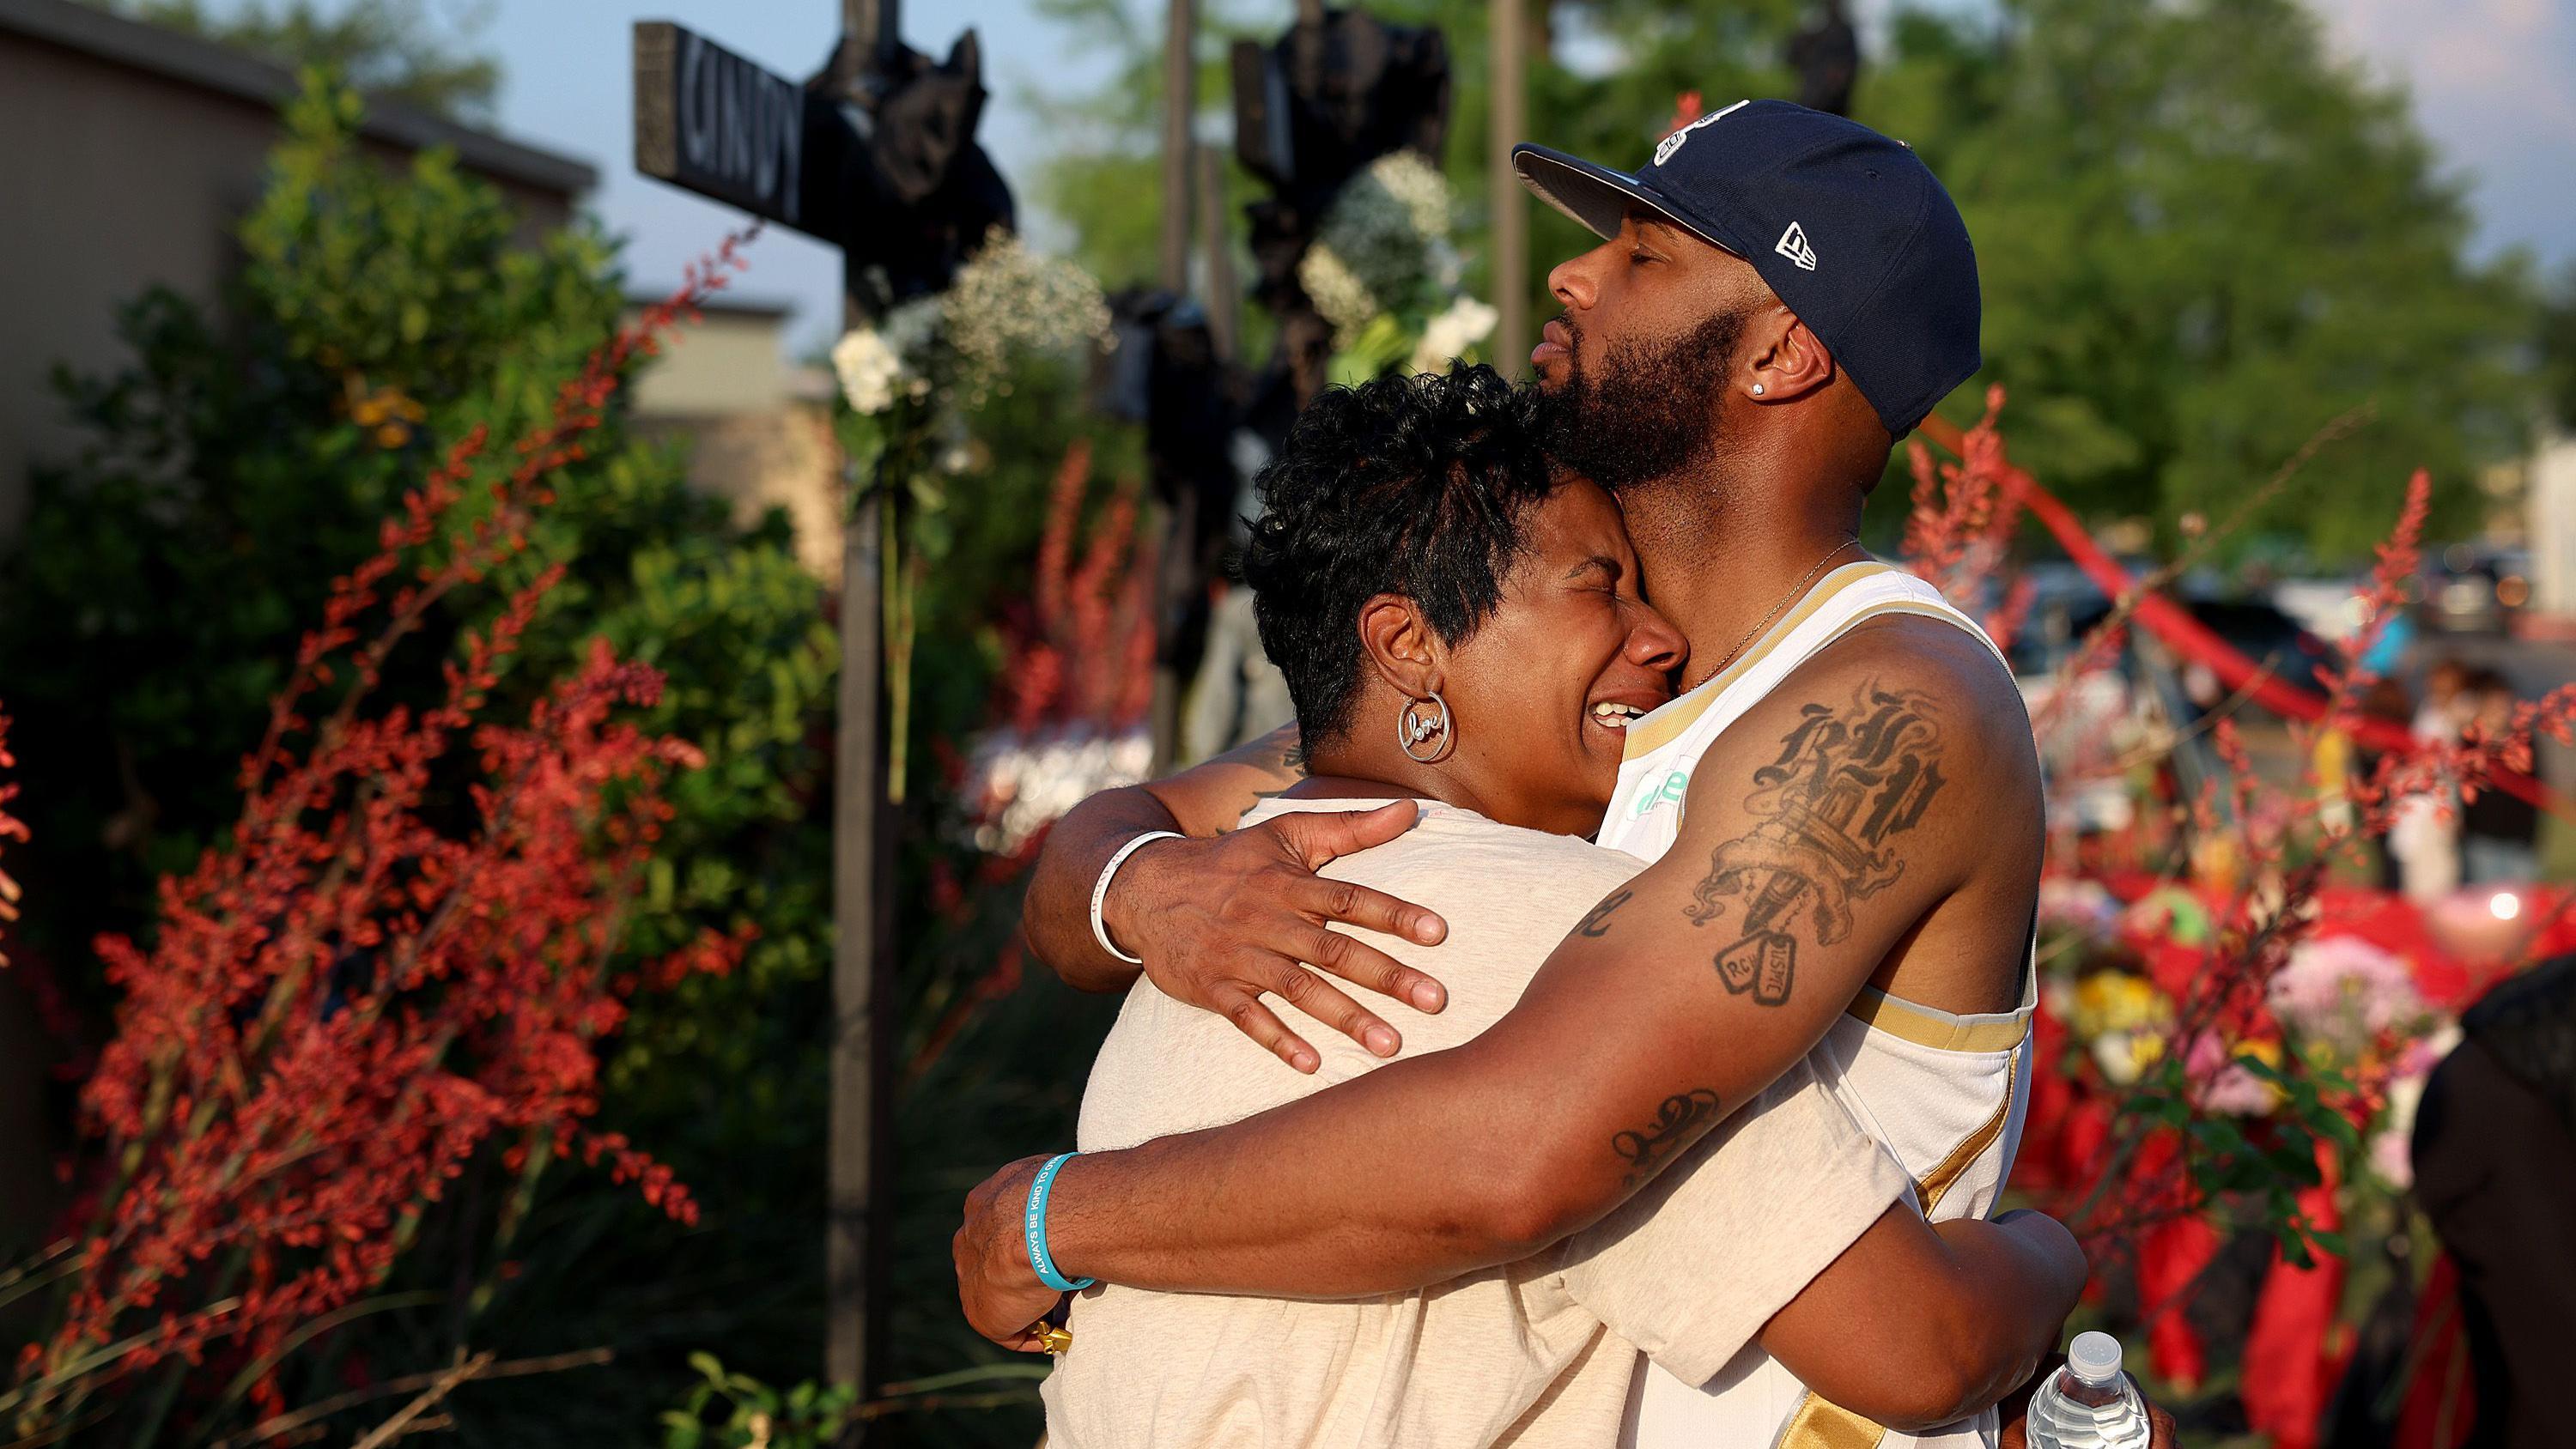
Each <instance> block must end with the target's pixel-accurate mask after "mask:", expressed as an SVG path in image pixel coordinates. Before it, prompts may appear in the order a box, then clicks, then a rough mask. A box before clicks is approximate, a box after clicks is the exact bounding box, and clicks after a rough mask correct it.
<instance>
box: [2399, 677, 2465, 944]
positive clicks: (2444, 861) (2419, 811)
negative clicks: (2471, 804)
mask: <svg viewBox="0 0 2576 1449" xmlns="http://www.w3.org/2000/svg"><path fill="white" fill-rule="evenodd" d="M2468 683H2469V669H2468V666H2467V665H2465V664H2462V663H2461V662H2460V661H2458V660H2456V659H2439V660H2435V661H2434V663H2433V667H2432V668H2430V669H2428V670H2426V671H2425V673H2424V702H2423V704H2422V705H2421V706H2420V707H2418V708H2417V709H2416V711H2415V725H2414V734H2415V738H2416V739H2418V740H2421V741H2423V742H2425V743H2427V744H2448V743H2450V742H2451V741H2453V740H2456V739H2458V738H2459V737H2460V726H2461V725H2462V724H2463V723H2464V722H2465V721H2464V720H2463V718H2462V706H2463V701H2464V700H2465V699H2466V697H2467V692H2468ZM2459 810H2460V797H2459V792H2458V791H2456V790H2453V789H2450V788H2449V787H2447V786H2445V787H2442V788H2439V789H2431V790H2422V791H2418V792H2417V793H2415V794H2412V795H2409V796H2407V797H2406V798H2404V799H2402V800H2400V801H2398V802H2397V813H2396V818H2395V819H2394V820H2392V821H2391V822H2390V824H2389V827H2388V853H2389V854H2390V855H2391V856H2393V857H2395V858H2396V861H2397V870H2398V876H2399V880H2400V882H2401V886H2402V889H2403V890H2404V891H2405V893H2406V898H2407V899H2408V900H2410V901H2414V902H2415V903H2416V904H2418V905H2421V904H2424V903H2425V902H2428V901H2435V900H2439V899H2441V898H2442V897H2443V896H2446V895H2449V894H2450V893H2451V892H2453V891H2455V890H2457V889H2459V887H2460V822H2459Z"/></svg>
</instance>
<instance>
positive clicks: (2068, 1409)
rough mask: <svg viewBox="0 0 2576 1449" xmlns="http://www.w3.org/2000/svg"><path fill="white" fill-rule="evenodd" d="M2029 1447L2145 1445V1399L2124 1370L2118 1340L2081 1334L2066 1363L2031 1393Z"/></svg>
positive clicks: (2127, 1448)
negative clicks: (2121, 1370) (2132, 1384)
mask: <svg viewBox="0 0 2576 1449" xmlns="http://www.w3.org/2000/svg"><path fill="white" fill-rule="evenodd" d="M2029 1424H2030V1449H2147V1440H2148V1436H2149V1434H2150V1433H2151V1431H2152V1426H2151V1425H2150V1424H2149V1423H2148V1422H2147V1402H2146V1400H2144V1399H2141V1398H2139V1397H2138V1391H2137V1389H2136V1388H2135V1387H2133V1386H2131V1384H2130V1383H2129V1378H2128V1375H2126V1374H2123V1373H2121V1372H2120V1340H2118V1339H2116V1338H2113V1337H2112V1336H2111V1335H2109V1334H2107V1333H2079V1334H2077V1335H2075V1342H2073V1343H2071V1344H2069V1345H2067V1348H2066V1367H2064V1368H2062V1369H2059V1370H2058V1371H2057V1376H2056V1377H2055V1378H2052V1379H2050V1380H2049V1381H2048V1382H2047V1383H2044V1384H2041V1385H2040V1386H2039V1392H2037V1393H2035V1394H2032V1395H2031V1396H2030V1418H2029Z"/></svg>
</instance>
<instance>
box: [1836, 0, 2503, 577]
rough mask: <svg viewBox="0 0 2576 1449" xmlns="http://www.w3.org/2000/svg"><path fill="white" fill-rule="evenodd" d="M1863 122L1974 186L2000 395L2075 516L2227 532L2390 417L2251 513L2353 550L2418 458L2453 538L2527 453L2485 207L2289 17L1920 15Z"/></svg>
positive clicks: (1972, 211)
mask: <svg viewBox="0 0 2576 1449" xmlns="http://www.w3.org/2000/svg"><path fill="white" fill-rule="evenodd" d="M1861 105H1862V107H1863V111H1864V118H1865V119H1868V120H1870V121H1872V122H1874V123H1875V124H1878V125H1879V126H1881V127H1882V128H1884V129H1886V130H1888V131H1889V132H1890V133H1892V134H1895V135H1899V136H1904V137H1906V138H1908V139H1909V140H1911V141H1912V142H1913V143H1914V144H1915V145H1916V146H1917V147H1918V148H1919V149H1920V150H1921V151H1922V152H1923V154H1924V156H1925V158H1926V159H1927V160H1929V161H1930V162H1931V163H1932V165H1933V166H1934V168H1935V169H1936V170H1938V171H1939V172H1940V173H1941V175H1942V177H1943V179H1944V180H1945V181H1946V182H1947V183H1948V184H1949V186H1950V188H1951V190H1952V192H1953V194H1955V195H1956V196H1957V197H1958V199H1959V204H1960V209H1961V211H1962V212H1963V213H1964V214H1965V215H1966V217H1967V220H1968V224H1969V228H1970V230H1971V232H1972V233H1973V234H1974V235H1975V237H1976V238H1977V244H1978V256H1979V263H1980V271H1981V273H1982V275H1983V278H1984V281H1985V287H1986V327H1985V351H1986V357H1987V359H1988V364H1987V370H1986V373H1985V376H1984V377H1983V378H1981V379H1980V381H1988V380H1991V381H1999V382H2002V383H2004V384H2006V385H2007V386H2008V387H2009V388H2010V389H2011V390H2012V398H2013V402H2012V405H2011V407H2010V409H2009V411H2008V412H2007V413H2006V423H2007V427H2008V430H2009V432H2010V435H2011V437H2012V439H2013V446H2014V450H2015V454H2016V456H2017V457H2019V458H2020V459H2021V460H2022V461H2024V462H2026V463H2028V464H2030V465H2031V466H2032V467H2033V469H2034V470H2035V471H2036V472H2037V473H2038V474H2039V476H2040V477H2041V478H2043V479H2045V480H2047V481H2048V482H2050V483H2051V484H2052V485H2053V486H2056V487H2058V488H2061V489H2062V490H2063V491H2064V492H2065V494H2066V495H2067V496H2068V497H2069V498H2070V500H2071V501H2075V502H2077V503H2079V504H2080V505H2082V506H2085V507H2087V508H2089V509H2092V510H2094V511H2097V512H2120V513H2144V514H2150V515H2152V516H2154V517H2156V518H2157V519H2158V520H2159V521H2160V522H2162V523H2164V524H2166V525H2168V526H2170V524H2171V523H2172V522H2173V521H2174V520H2175V519H2176V518H2177V517H2179V516H2180V515H2181V514H2183V513H2186V512H2193V511H2198V512H2204V513H2207V514H2210V515H2212V516H2216V515H2219V514H2222V513H2224V512H2226V511H2228V510H2229V509H2230V507H2231V506H2232V505H2233V503H2234V502H2235V500H2237V499H2238V498H2240V497H2242V496H2243V494H2244V493H2245V491H2246V490H2247V489H2248V488H2249V487H2250V486H2251V485H2253V484H2255V483H2257V482H2259V481H2260V480H2262V479H2263V478H2264V477H2266V476H2267V475H2269V474H2270V473H2271V472H2272V470H2273V469H2274V468H2275V467H2277V466H2278V465H2279V463H2280V462H2281V461H2282V460H2283V459H2285V458H2287V457H2288V456H2289V455H2290V454H2291V453H2293V452H2294V451H2296V450H2297V448H2298V447H2299V445H2300V443H2301V442H2302V441H2303V440H2304V439H2306V438H2307V437H2308V436H2309V435H2310V434H2311V433H2313V432H2314V431H2315V430H2316V429H2317V428H2319V427H2320V426H2322V425H2323V424H2325V423H2326V422H2327V421H2329V420H2330V419H2332V418H2334V417H2335V416H2337V415H2338V414H2341V413H2343V412H2345V411H2346V410H2348V409H2351V408H2353V407H2356V406H2359V405H2361V404H2364V403H2370V404H2374V405H2375V406H2376V409H2377V414H2378V420H2377V422H2376V423H2375V424H2373V425H2372V426H2371V427H2370V428H2369V429H2368V430H2367V431H2365V432H2364V433H2362V434H2361V435H2360V437H2359V439H2358V440H2357V441H2356V442H2354V443H2352V444H2348V445H2345V446H2341V447H2337V448H2332V449H2329V450H2328V451H2327V452H2326V453H2325V454H2324V455H2323V456H2321V457H2320V458H2318V459H2317V461H2316V462H2315V463H2314V464H2313V465H2311V467H2310V469H2309V470H2308V472H2307V474H2306V476H2305V477H2304V478H2303V479H2302V480H2301V481H2300V483H2299V484H2298V485H2297V486H2296V487H2294V488H2293V489H2291V490H2290V491H2289V492H2288V493H2287V494H2285V495H2284V496H2283V497H2282V498H2281V499H2279V500H2278V501H2277V502H2276V503H2275V505H2274V506H2273V507H2272V508H2271V509H2270V510H2269V512H2268V514H2267V515H2266V516H2265V517H2263V518H2262V519H2260V520H2258V523H2257V526H2258V527H2269V528H2271V529H2275V530H2278V531H2281V532H2284V533H2287V534H2290V535H2294V536H2299V537H2304V538H2305V539H2306V540H2307V541H2308V542H2309V544H2311V545H2312V546H2313V547H2314V548H2315V549H2316V550H2317V551H2318V552H2320V553H2322V554H2324V555H2327V556H2329V557H2339V558H2350V557H2353V556H2355V555H2358V554H2359V553H2361V552H2362V550H2364V549H2365V548H2366V546H2367V545H2368V544H2369V543H2370V542H2371V541H2372V540H2374V539H2375V538H2376V537H2377V536H2378V534H2379V532H2380V531H2381V530H2382V529H2383V528H2384V527H2385V522H2386V518H2387V516H2388V514H2389V512H2390V509H2391V508H2392V507H2393V504H2394V500H2395V499H2396V498H2397V497H2398V496H2399V495H2400V493H2401V492H2402V489H2403V486H2404V482H2405V477H2406V474H2407V472H2408V470H2410V469H2411V468H2413V467H2415V466H2416V465H2418V464H2421V465H2424V466H2427V467H2430V468H2431V469H2432V470H2433V472H2434V476H2435V478H2436V480H2437V482H2438V483H2439V484H2442V485H2445V486H2444V487H2443V488H2441V489H2439V490H2437V494H2436V497H2437V500H2442V499H2444V498H2447V500H2448V501H2449V503H2450V504H2451V505H2452V507H2453V508H2455V509H2456V510H2459V511H2455V512H2452V513H2450V514H2448V515H2447V519H2446V518H2445V517H2443V516H2438V515H2437V519H2436V523H2435V536H2437V537H2438V536H2439V535H2440V532H2441V531H2442V530H2443V528H2444V527H2445V526H2446V522H2447V525H2448V526H2452V527H2456V526H2458V525H2459V524H2460V523H2461V522H2463V521H2464V520H2465V519H2466V518H2467V517H2468V515H2469V512H2470V511H2471V510H2473V507H2474V504H2473V497H2474V490H2473V489H2472V488H2471V487H2470V486H2469V485H2470V483H2471V481H2472V474H2473V471H2474V469H2475V468H2476V466H2477V465H2478V464H2480V463H2482V462H2484V461H2487V460H2489V459H2492V458H2494V457H2496V456H2499V455H2502V454H2506V453H2510V452H2512V451H2514V450H2515V449H2517V448H2518V447H2519V446H2520V444H2521V442H2522V439H2523V437H2524V435H2525V433H2526V431H2527V429H2528V427H2529V425H2530V422H2531V420H2532V409H2533V405H2534V402H2535V395H2534V391H2533V387H2532V381H2533V379H2532V376H2531V372H2530V369H2529V366H2528V363H2527V360H2526V351H2525V349H2526V347H2527V339H2528V337H2529V331H2528V325H2529V324H2528V320H2527V319H2528V318H2529V316H2530V315H2531V314H2530V310H2529V306H2530V291H2529V287H2528V285H2527V282H2526V279H2525V277H2524V274H2523V268H2522V266H2521V264H2520V263H2519V262H2518V261H2513V260H2508V261H2506V262H2504V263H2500V264H2497V265H2493V266H2483V267H2482V266H2478V265H2475V264H2473V263H2471V262H2470V261H2469V260H2468V257H2467V246H2468V242H2469V239H2470V233H2471V229H2472V220H2471V217H2470V215H2469V211H2468V207H2467V204H2466V202H2465V200H2464V197H2463V194H2462V192H2461V189H2460V187H2459V185H2458V184H2457V183H2456V182H2453V181H2451V180H2449V179H2447V178H2445V177H2444V176H2443V175H2442V174H2440V172H2439V170H2438V169H2437V167H2436V164H2435V159H2434V156H2433V153H2432V151H2431V148H2430V147H2429V146H2428V145H2427V143H2426V142H2425V141H2424V139H2423V138H2422V136H2421V135H2420V134H2419V133H2418V132H2417V130H2416V129H2415V126H2414V124H2413V121H2412V118H2411V116H2410V114H2409V112H2408V110H2407V106H2406V103H2405V99H2404V97H2403V96H2402V95H2401V94H2400V93H2398V92H2396V91H2394V90H2389V89H2385V88H2381V87H2379V86H2376V85H2374V84H2372V83H2370V82H2369V81H2367V80H2366V79H2365V78H2364V77H2363V76H2361V74H2360V73H2359V72H2358V71H2357V70H2355V69H2353V68H2351V67H2348V66H2345V65H2342V64H2339V63H2336V62H2334V61H2332V60H2331V59H2330V58H2329V57H2328V56H2327V54H2326V52H2325V48H2324V43H2323V39H2322V37H2321V35H2320V33H2319V30H2318V26H2317V23H2316V21H2315V19H2314V17H2313V16H2311V15H2310V14H2309V13H2308V12H2307V11H2306V10H2305V9H2303V8H2302V7H2300V6H2299V5H2297V4H2295V3H2292V0H2189V3H2184V4H2177V5H2169V6H2135V5H2125V4H2120V3H2117V0H2006V3H2005V4H2003V5H2002V6H2001V8H2000V10H1999V12H1997V13H1996V14H1994V15H1993V16H1991V17H1975V18H1971V17H1965V16H1936V15H1932V14H1927V13H1915V14H1909V15H1906V16H1904V17H1902V18H1901V19H1900V20H1899V22H1898V24H1897V26H1896V29H1895V47H1894V54H1893V56H1892V57H1890V58H1889V59H1888V60H1887V61H1886V63H1885V64H1883V65H1882V66H1880V67H1879V68H1878V69H1877V70H1876V71H1875V72H1873V73H1872V74H1871V75H1870V77H1869V78H1868V80H1867V81H1866V82H1865V86H1864V90H1863V93H1862V98H1861ZM1973 401H1974V399H1973V394H1970V395H1966V396H1962V397H1959V398H1954V399H1953V405H1954V407H1956V408H1958V409H1960V411H1959V416H1962V417H1964V416H1966V410H1967V408H1968V407H1970V406H1972V405H1973ZM2437 506H2438V503H2437Z"/></svg>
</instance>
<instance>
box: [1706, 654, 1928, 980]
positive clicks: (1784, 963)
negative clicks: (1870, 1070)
mask: <svg viewBox="0 0 2576 1449" xmlns="http://www.w3.org/2000/svg"><path fill="white" fill-rule="evenodd" d="M1932 712H1933V705H1932V700H1931V697H1930V696H1928V695H1926V694H1923V693H1922V692H1920V691H1918V690H1911V689H1893V690H1891V689H1882V688H1880V687H1879V684H1878V681H1876V680H1871V681H1869V682H1867V683H1865V684H1863V685H1861V686H1860V687H1859V688H1858V689H1857V690H1855V691H1854V692H1853V695H1852V702H1851V703H1850V705H1848V706H1845V707H1842V708H1836V707H1835V706H1832V705H1825V704H1810V705H1808V706H1806V708H1805V709H1803V710H1801V711H1800V712H1799V717H1798V724H1797V727H1796V728H1795V729H1792V730H1790V731H1789V733H1788V734H1787V735H1786V736H1784V737H1783V738H1782V739H1781V742H1780V758H1778V759H1777V760H1774V761H1772V762H1771V763H1770V764H1768V765H1765V766H1763V767H1762V768H1761V769H1758V770H1756V771H1754V772H1753V785H1754V789H1753V793H1752V794H1750V795H1748V796H1746V797H1745V800H1744V806H1745V809H1746V810H1747V811H1749V812H1751V813H1752V814H1753V815H1754V816H1755V817H1757V818H1758V819H1759V820H1760V822H1761V823H1759V824H1757V825H1755V826H1754V827H1753V828H1752V829H1751V830H1750V831H1747V832H1746V833H1745V834H1744V835H1742V836H1740V837H1738V838H1736V839H1734V840H1730V841H1728V842H1726V843H1725V844H1724V845H1721V846H1719V847H1718V848H1717V852H1716V854H1715V855H1714V856H1713V857H1712V858H1711V860H1710V864H1709V873H1708V876H1707V878H1706V879H1704V880H1702V881H1701V882H1700V883H1699V885H1698V886H1697V888H1695V889H1694V890H1693V891H1692V893H1691V898H1692V904H1691V906H1690V908H1689V910H1688V911H1686V912H1685V914H1686V915H1688V916H1689V917H1690V921H1691V924H1692V925H1695V926H1704V925H1707V924H1708V923H1709V922H1711V921H1714V920H1716V919H1718V918H1719V917H1720V916H1721V915H1723V914H1725V911H1726V903H1727V900H1728V898H1730V897H1740V898H1742V901H1743V912H1744V935H1743V937H1742V939H1740V940H1738V941H1736V942H1735V944H1733V945H1731V946H1728V947H1727V948H1726V949H1724V950H1722V951H1720V952H1718V953H1717V958H1716V966H1717V973H1718V975H1719V977H1720V978H1722V979H1723V980H1724V981H1725V982H1726V989H1727V990H1728V991H1730V992H1733V993H1734V994H1736V995H1738V996H1741V995H1743V994H1745V993H1747V992H1750V993H1752V995H1753V1000H1754V1001H1755V1003H1756V1004H1758V1005H1762V1006H1778V1005H1780V1004H1782V1003H1783V1002H1786V1001H1787V1000H1788V999H1789V992H1790V989H1791V987H1792V986H1793V985H1794V984H1795V983H1796V979H1797V968H1798V938H1797V937H1796V936H1794V935H1792V934H1791V933H1790V928H1791V927H1793V926H1795V925H1796V924H1797V923H1798V918H1799V917H1800V915H1801V914H1802V913H1803V915H1804V916H1805V918H1806V923H1807V925H1808V927H1809V928H1810V930H1811V932H1812V934H1813V936H1814V939H1815V942H1816V944H1817V945H1820V946H1830V945H1832V944H1834V943H1835V942H1837V941H1840V940H1842V939H1843V938H1844V937H1846V936H1848V935H1850V934H1851V929H1852V903H1853V902H1854V901H1857V900H1867V899H1868V898H1869V897H1871V896H1874V895H1876V894H1878V893H1879V892H1880V891H1883V890H1885V889H1887V888H1888V887H1889V886H1891V885H1894V884H1895V883H1896V882H1897V881H1898V880H1899V879H1900V878H1902V877H1903V876H1904V874H1905V862H1904V860H1903V859H1902V858H1901V857H1899V856H1898V855H1897V853H1896V850H1895V848H1894V847H1893V846H1891V845H1890V844H1889V843H1888V842H1889V841H1890V839H1891V838H1893V837H1895V836H1898V835H1901V834H1903V833H1905V832H1906V831H1908V830H1911V829H1913V828H1914V827H1915V825H1917V824H1918V823H1920V822H1921V821H1922V819H1923V812H1924V811H1925V810H1926V809H1928V808H1929V807H1930V806H1931V804H1932V797H1933V796H1934V795H1936V794H1938V793H1940V790H1941V787H1942V786H1943V785H1946V784H1948V783H1949V781H1948V779H1947V778H1946V777H1945V776H1943V775H1942V773H1941V765H1940V755H1941V728H1940V726H1939V725H1938V724H1937V723H1935V722H1934V720H1933V718H1932Z"/></svg>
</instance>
